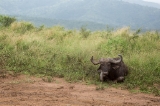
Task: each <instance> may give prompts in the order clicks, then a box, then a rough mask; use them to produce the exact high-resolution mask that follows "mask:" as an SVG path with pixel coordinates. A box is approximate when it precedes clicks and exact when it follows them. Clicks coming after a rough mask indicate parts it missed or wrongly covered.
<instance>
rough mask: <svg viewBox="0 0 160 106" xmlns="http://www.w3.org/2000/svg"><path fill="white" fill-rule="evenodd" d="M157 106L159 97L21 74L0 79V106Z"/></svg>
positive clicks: (159, 100)
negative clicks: (98, 88)
mask: <svg viewBox="0 0 160 106" xmlns="http://www.w3.org/2000/svg"><path fill="white" fill-rule="evenodd" d="M6 105H14V106H15V105H20V106H160V97H156V96H153V95H149V94H142V93H140V94H133V93H130V92H129V91H127V90H121V89H116V88H106V89H104V90H96V86H95V85H86V84H84V83H68V82H66V81H65V80H64V79H62V78H54V81H53V82H51V83H48V82H45V81H43V80H42V78H36V77H29V76H24V75H20V76H17V77H13V76H7V77H6V78H0V106H6Z"/></svg>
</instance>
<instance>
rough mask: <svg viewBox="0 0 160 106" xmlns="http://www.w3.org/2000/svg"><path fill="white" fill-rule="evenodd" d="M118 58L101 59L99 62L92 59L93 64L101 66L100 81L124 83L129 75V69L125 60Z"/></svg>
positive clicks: (99, 70) (99, 69)
mask: <svg viewBox="0 0 160 106" xmlns="http://www.w3.org/2000/svg"><path fill="white" fill-rule="evenodd" d="M119 56H120V57H117V58H107V59H100V60H99V61H95V60H93V57H92V58H91V62H92V63H93V64H94V65H97V64H100V66H99V68H98V69H97V71H98V72H99V74H100V80H101V81H106V80H112V81H116V82H123V81H124V80H125V76H126V75H127V74H128V68H127V66H126V65H125V64H124V62H123V58H122V56H121V55H119Z"/></svg>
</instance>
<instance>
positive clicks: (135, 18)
mask: <svg viewBox="0 0 160 106" xmlns="http://www.w3.org/2000/svg"><path fill="white" fill-rule="evenodd" d="M0 13H1V14H8V15H12V16H16V17H20V18H21V19H25V18H23V17H26V18H28V17H32V18H30V20H27V21H31V22H34V23H36V24H37V22H36V21H35V20H36V19H38V20H42V21H40V23H42V24H44V25H48V24H47V23H46V20H49V19H51V20H53V21H54V22H53V25H54V23H57V21H56V20H59V22H58V23H60V24H63V25H64V26H66V27H73V26H74V27H77V26H78V23H81V24H83V25H85V24H86V22H91V23H95V25H97V24H99V27H104V26H106V25H109V26H114V27H123V26H130V27H131V28H132V29H138V28H142V29H156V30H159V29H160V26H159V25H160V9H157V8H152V7H146V6H141V5H137V4H133V3H129V2H124V1H120V0H100V1H97V0H76V1H75V0H54V1H52V0H41V1H39V0H32V2H28V1H27V0H1V1H0ZM22 16H23V17H22ZM43 19H44V20H43ZM61 20H63V21H61ZM68 20H69V22H70V23H69V25H68V24H67V22H68ZM50 24H51V23H50ZM87 25H89V26H93V24H90V23H88V24H87Z"/></svg>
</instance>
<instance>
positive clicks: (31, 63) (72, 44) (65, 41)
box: [0, 22, 160, 95]
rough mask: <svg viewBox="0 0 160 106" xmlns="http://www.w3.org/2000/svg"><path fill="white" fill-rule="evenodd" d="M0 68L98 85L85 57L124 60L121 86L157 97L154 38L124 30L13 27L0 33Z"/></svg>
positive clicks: (158, 61) (159, 37) (158, 64)
mask: <svg viewBox="0 0 160 106" xmlns="http://www.w3.org/2000/svg"><path fill="white" fill-rule="evenodd" d="M0 30H1V31H0V68H1V69H2V68H3V69H6V70H10V71H14V72H15V73H25V74H31V75H41V76H52V77H53V76H57V77H64V78H65V79H66V80H68V81H78V80H83V81H91V82H99V80H98V75H97V72H96V69H97V66H94V65H92V64H91V62H90V57H91V56H92V55H93V56H94V57H96V58H97V59H98V58H101V57H115V56H117V55H118V54H122V55H123V56H124V61H125V63H126V64H127V65H128V67H129V75H128V76H127V77H126V80H125V82H124V83H122V84H121V85H122V86H124V87H125V88H127V89H135V88H136V89H137V88H138V89H139V90H140V91H143V92H151V93H154V94H156V95H160V54H159V52H160V49H159V48H160V34H159V32H145V33H139V32H140V31H138V30H137V31H136V32H132V31H130V30H129V28H122V29H118V30H115V31H112V30H110V31H109V30H106V31H96V32H91V31H88V30H86V29H85V28H82V29H81V30H80V31H78V30H66V29H65V28H64V27H61V26H55V27H51V28H45V27H44V26H41V27H39V28H36V27H34V26H33V25H32V24H30V23H26V22H14V23H12V24H11V26H10V27H7V28H3V29H0Z"/></svg>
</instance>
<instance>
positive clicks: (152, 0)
mask: <svg viewBox="0 0 160 106" xmlns="http://www.w3.org/2000/svg"><path fill="white" fill-rule="evenodd" d="M143 1H149V2H155V3H159V4H160V0H143Z"/></svg>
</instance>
